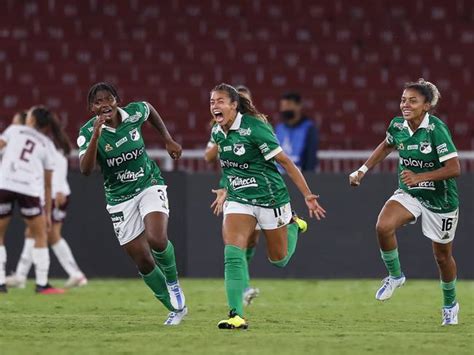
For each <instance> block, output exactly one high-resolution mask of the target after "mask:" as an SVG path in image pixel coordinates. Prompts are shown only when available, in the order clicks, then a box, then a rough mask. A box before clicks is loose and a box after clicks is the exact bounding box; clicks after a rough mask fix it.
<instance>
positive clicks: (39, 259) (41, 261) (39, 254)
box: [32, 248, 49, 286]
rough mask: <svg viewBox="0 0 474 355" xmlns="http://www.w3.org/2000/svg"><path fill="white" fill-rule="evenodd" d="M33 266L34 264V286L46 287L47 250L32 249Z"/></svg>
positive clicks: (47, 269) (47, 270)
mask: <svg viewBox="0 0 474 355" xmlns="http://www.w3.org/2000/svg"><path fill="white" fill-rule="evenodd" d="M32 254H33V264H35V274H36V284H37V285H39V286H46V284H47V283H48V272H49V250H48V248H33V253H32Z"/></svg>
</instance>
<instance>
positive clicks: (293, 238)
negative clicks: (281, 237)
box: [270, 223, 298, 267]
mask: <svg viewBox="0 0 474 355" xmlns="http://www.w3.org/2000/svg"><path fill="white" fill-rule="evenodd" d="M287 235H288V247H287V252H286V256H285V257H284V258H283V259H281V260H276V261H275V260H270V262H271V263H272V264H273V265H275V266H276V267H285V266H286V265H287V264H288V262H289V261H290V259H291V257H292V256H293V254H294V253H295V250H296V244H297V243H298V226H297V225H296V224H295V223H289V224H288V225H287Z"/></svg>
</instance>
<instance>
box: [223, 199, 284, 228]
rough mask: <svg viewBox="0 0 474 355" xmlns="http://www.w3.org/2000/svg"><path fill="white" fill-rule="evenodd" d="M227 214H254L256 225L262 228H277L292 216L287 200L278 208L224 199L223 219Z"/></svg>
mask: <svg viewBox="0 0 474 355" xmlns="http://www.w3.org/2000/svg"><path fill="white" fill-rule="evenodd" d="M228 214H248V215H250V216H254V217H255V219H256V220H257V226H260V229H263V230H267V229H268V230H271V229H277V228H280V227H282V226H286V225H287V224H288V223H289V222H290V220H291V217H292V214H291V205H290V203H289V202H288V203H287V204H286V205H283V206H281V207H278V208H265V207H260V206H253V205H246V204H243V203H239V202H235V201H226V202H225V203H224V219H225V216H226V215H228ZM255 229H257V228H255Z"/></svg>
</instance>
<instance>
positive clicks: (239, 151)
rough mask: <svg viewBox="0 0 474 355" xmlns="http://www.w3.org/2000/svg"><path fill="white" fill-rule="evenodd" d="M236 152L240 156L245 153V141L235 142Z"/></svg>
mask: <svg viewBox="0 0 474 355" xmlns="http://www.w3.org/2000/svg"><path fill="white" fill-rule="evenodd" d="M234 154H235V155H239V156H240V155H244V154H245V147H244V144H243V143H235V144H234Z"/></svg>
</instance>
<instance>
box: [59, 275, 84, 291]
mask: <svg viewBox="0 0 474 355" xmlns="http://www.w3.org/2000/svg"><path fill="white" fill-rule="evenodd" d="M85 285H87V278H86V277H85V276H84V274H79V275H76V276H70V277H69V279H68V280H67V281H66V283H65V284H64V287H66V288H72V287H81V286H85Z"/></svg>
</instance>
